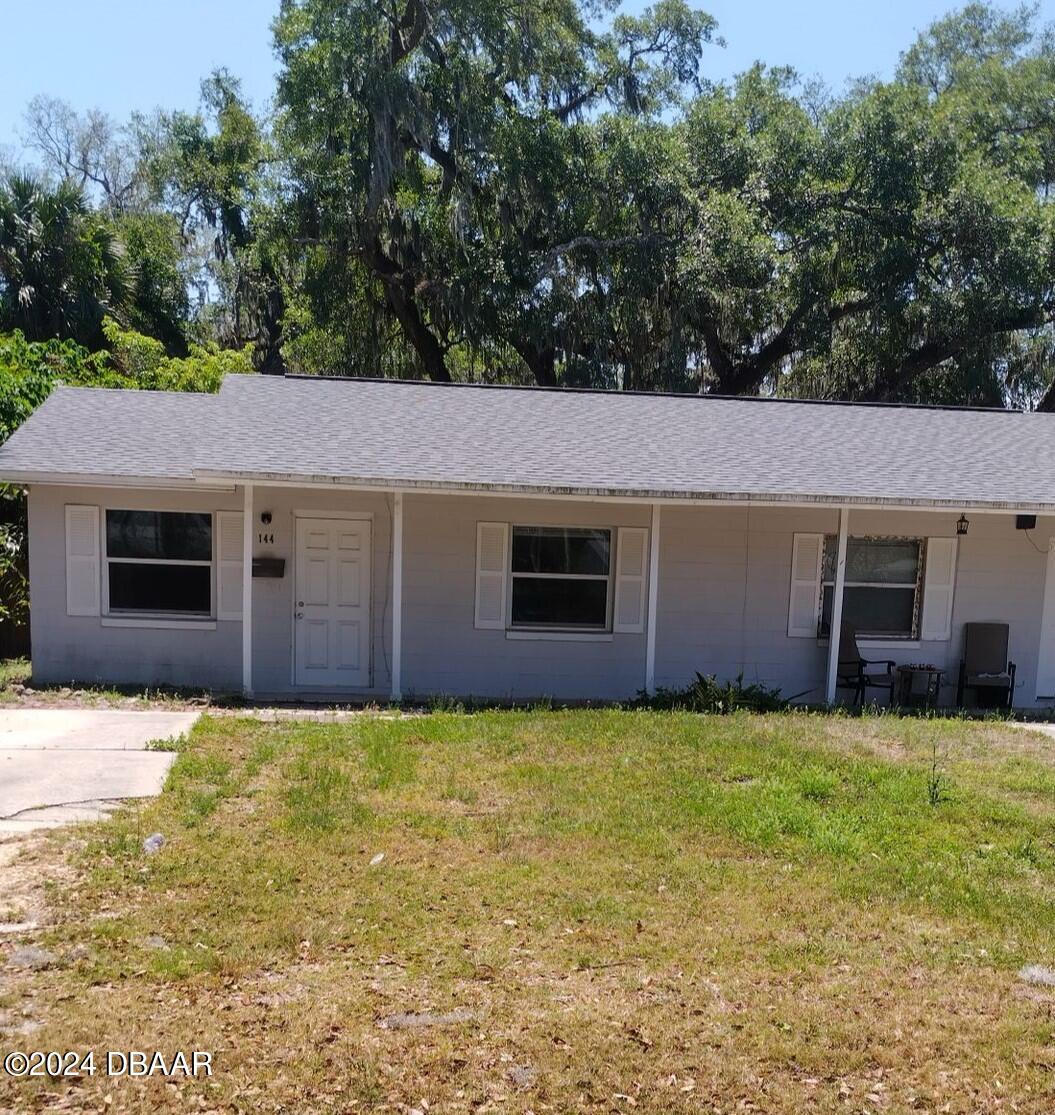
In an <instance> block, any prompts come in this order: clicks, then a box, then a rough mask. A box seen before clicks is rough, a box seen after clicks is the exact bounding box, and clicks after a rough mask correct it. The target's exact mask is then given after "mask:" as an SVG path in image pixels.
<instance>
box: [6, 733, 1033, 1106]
mask: <svg viewBox="0 0 1055 1115" xmlns="http://www.w3.org/2000/svg"><path fill="white" fill-rule="evenodd" d="M935 743H938V744H940V745H941V746H942V747H944V748H945V750H946V752H947V755H948V757H947V759H946V768H945V769H946V777H947V778H948V785H949V798H948V800H947V801H945V802H943V804H941V805H940V806H938V807H931V806H929V805H927V803H926V793H925V786H926V778H927V769H928V761H929V758H930V755H931V753H932V751H933V747H934V745H935ZM1044 746H1045V745H1044V743H1043V742H1042V741H1034V740H1032V739H1031V738H1030V737H1029V736H1028V735H1025V734H1024V733H1023V734H1022V735H1018V734H1014V730H1013V729H1010V728H995V727H991V726H972V725H960V724H958V723H953V722H930V723H922V722H913V721H897V720H882V721H855V720H845V721H844V720H833V719H825V718H820V717H807V716H801V717H800V716H773V717H761V718H758V717H748V716H737V717H730V718H701V717H694V716H671V715H666V714H648V713H633V714H626V713H617V712H607V713H590V712H583V713H562V714H557V713H504V714H487V715H481V716H474V717H464V716H436V717H429V718H426V719H423V720H417V721H387V722H379V721H368V720H367V721H363V722H361V723H356V724H349V725H340V726H298V725H261V724H256V723H252V722H250V721H231V720H223V721H220V720H209V721H206V722H204V724H203V725H202V726H201V727H200V728H199V729H198V730H197V731H196V732H195V733H194V735H193V737H192V739H191V742H190V745H189V747H188V749H187V751H186V752H185V753H184V754H182V755H181V756H180V759H179V760H178V763H177V767H176V768H175V772H174V774H173V777H172V779H171V781H170V785H169V788H168V790H167V792H166V793H165V794H164V795H162V797H161V798H160V799H159V800H158V801H157V802H155V803H153V804H150V805H147V806H145V807H142V808H141V810H139V811H129V812H127V813H126V814H125V815H123V816H121V817H119V818H117V819H116V820H115V821H113V822H110V823H109V824H107V825H105V826H99V827H98V828H96V829H95V830H93V831H91V832H90V834H89V840H88V843H87V844H86V845H85V844H84V843H83V830H82V831H81V832H80V833H79V834H77V835H75V836H73V837H71V838H70V841H69V843H67V844H66V845H65V847H63V846H62V845H61V844H58V843H57V842H48V843H47V844H45V845H44V846H43V847H44V849H45V850H44V851H41V850H39V849H38V851H37V852H36V853H35V854H36V855H38V856H39V857H41V858H40V860H39V862H38V865H37V866H38V868H39V870H41V871H42V872H44V873H46V872H47V871H48V869H49V868H48V864H49V863H53V864H55V865H57V866H61V865H62V864H63V863H65V862H66V860H67V859H68V860H70V861H71V862H72V863H73V864H74V865H75V866H76V868H77V872H78V874H77V878H76V881H75V882H73V883H66V884H65V885H64V886H62V887H61V888H57V889H55V890H54V891H53V892H52V893H50V895H49V915H50V917H51V919H52V922H51V925H50V926H49V927H48V929H47V930H46V932H44V933H43V935H42V938H41V939H42V941H43V943H44V944H46V945H47V947H49V948H51V949H52V950H54V951H55V953H56V954H57V955H58V956H59V957H60V958H61V965H60V966H57V967H55V968H53V969H48V970H46V971H42V972H36V973H30V974H19V975H18V976H17V977H16V978H9V979H8V988H7V991H6V994H7V995H8V997H17V998H18V999H19V1002H20V1004H21V1005H22V1006H25V1004H29V1008H30V1014H31V1015H32V1017H34V1018H37V1019H38V1020H40V1021H41V1022H42V1024H43V1026H42V1028H41V1029H40V1030H39V1031H37V1032H36V1033H34V1034H32V1035H31V1038H30V1039H27V1038H19V1039H17V1042H15V1041H12V1040H11V1039H0V1042H2V1043H3V1044H4V1045H6V1046H7V1047H11V1046H12V1045H17V1046H18V1047H20V1048H27V1047H28V1046H29V1045H32V1047H34V1048H62V1049H66V1048H72V1049H81V1050H83V1049H89V1048H90V1049H95V1050H105V1049H107V1048H114V1049H128V1048H140V1049H147V1050H153V1049H161V1050H164V1051H166V1052H171V1051H174V1050H176V1049H205V1050H210V1051H212V1052H214V1054H215V1065H216V1074H215V1076H214V1077H213V1078H212V1080H210V1081H202V1080H198V1081H191V1082H172V1081H168V1082H167V1081H164V1080H157V1079H155V1080H149V1081H143V1082H137V1081H131V1080H127V1079H122V1080H109V1081H108V1080H106V1079H105V1078H102V1077H100V1076H96V1077H95V1078H93V1079H85V1080H82V1081H81V1082H78V1083H74V1084H70V1083H68V1082H61V1081H60V1082H53V1081H47V1080H44V1081H33V1082H11V1081H6V1082H5V1081H3V1079H2V1078H0V1104H3V1103H5V1102H6V1103H7V1104H8V1105H10V1106H11V1107H12V1108H13V1109H16V1110H44V1109H48V1110H70V1111H94V1110H101V1109H102V1108H103V1106H104V1104H105V1103H106V1096H107V1095H109V1096H110V1097H111V1100H110V1104H109V1107H108V1109H109V1110H118V1111H135V1112H139V1111H142V1112H147V1111H151V1112H153V1111H168V1110H185V1109H187V1108H188V1107H189V1108H190V1109H191V1110H194V1109H198V1108H202V1109H205V1110H209V1109H212V1110H217V1111H245V1112H251V1111H297V1112H329V1111H382V1110H386V1111H409V1110H413V1109H415V1108H416V1109H417V1110H419V1111H422V1112H424V1111H426V1110H427V1111H429V1112H442V1111H528V1110H533V1111H536V1112H542V1111H560V1112H563V1111H579V1110H583V1111H626V1112H629V1111H642V1112H644V1111H647V1112H680V1111H693V1112H695V1111H722V1112H734V1111H766V1112H780V1113H784V1112H786V1113H789V1115H790V1113H793V1112H795V1113H797V1112H802V1111H821V1112H823V1111H839V1112H847V1111H855V1112H863V1111H872V1112H903V1111H904V1112H907V1111H948V1112H979V1111H994V1112H996V1111H1022V1112H1038V1113H1039V1112H1050V1111H1052V1110H1053V1109H1055V1078H1053V1071H1055V1044H1053V1040H1052V1033H1053V1025H1055V994H1052V993H1049V992H1048V991H1045V990H1043V989H1037V988H1031V987H1028V986H1027V985H1025V984H1023V983H1021V981H1019V980H1018V979H1017V977H1016V972H1017V969H1018V967H1019V966H1020V964H1021V963H1023V962H1026V961H1034V962H1038V963H1047V964H1051V963H1053V961H1055V918H1053V917H1052V911H1053V909H1055V907H1053V904H1052V894H1053V890H1052V886H1053V883H1055V859H1053V852H1052V836H1053V829H1052V811H1051V808H1050V807H1051V802H1050V801H1049V802H1048V807H1049V808H1048V809H1047V811H1045V810H1043V809H1037V808H1033V802H1032V797H1031V795H1032V796H1036V797H1038V799H1039V798H1043V794H1044V793H1045V792H1048V793H1049V796H1050V790H1048V791H1045V786H1050V783H1048V782H1047V781H1046V780H1047V779H1049V778H1050V777H1051V775H1052V771H1051V764H1050V761H1049V757H1048V755H1047V753H1046V751H1045V750H1044ZM1030 748H1034V749H1035V750H1030ZM1023 749H1025V750H1023ZM975 764H977V765H978V767H979V769H980V770H981V773H976V768H975ZM1025 798H1029V799H1030V800H1029V801H1024V799H1025ZM155 829H159V830H161V831H163V832H165V833H166V835H167V836H168V837H169V843H168V844H167V845H166V847H165V849H164V850H163V851H162V853H161V854H160V855H158V856H156V857H151V858H148V857H145V856H143V855H142V853H141V851H140V850H139V844H140V841H141V839H142V836H143V835H145V834H146V833H148V832H150V831H153V830H155ZM379 852H383V853H384V855H385V858H384V860H383V861H382V862H381V863H380V864H376V865H374V866H371V860H372V859H373V858H374V857H375V855H376V854H377V853H379ZM155 936H160V937H162V938H164V943H165V944H166V945H167V947H166V948H156V947H152V945H156V944H157V942H156V941H151V938H152V937H155ZM20 1009H21V1007H20ZM458 1010H461V1011H468V1012H470V1013H471V1017H470V1019H469V1020H468V1021H461V1022H453V1023H450V1024H445V1025H432V1026H421V1027H412V1028H406V1029H388V1028H385V1027H384V1026H383V1025H382V1022H383V1020H384V1019H385V1018H386V1017H388V1016H390V1015H394V1014H399V1013H402V1012H408V1011H409V1012H436V1013H438V1014H444V1013H448V1012H451V1011H458Z"/></svg>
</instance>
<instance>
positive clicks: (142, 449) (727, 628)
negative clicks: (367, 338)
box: [0, 376, 1055, 708]
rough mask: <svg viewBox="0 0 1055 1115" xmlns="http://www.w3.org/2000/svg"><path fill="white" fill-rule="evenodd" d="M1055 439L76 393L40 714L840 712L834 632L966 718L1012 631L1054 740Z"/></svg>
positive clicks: (823, 422)
mask: <svg viewBox="0 0 1055 1115" xmlns="http://www.w3.org/2000/svg"><path fill="white" fill-rule="evenodd" d="M1053 434H1055V416H1048V415H1041V414H1022V413H1014V412H997V411H979V410H966V409H965V410H955V409H927V408H906V407H877V406H850V405H842V404H819V403H798V402H790V401H776V400H758V399H736V400H732V399H719V398H710V397H699V396H657V395H647V396H646V395H630V394H603V393H593V392H565V391H545V390H538V389H516V388H492V387H476V386H460V385H459V386H455V385H435V384H420V383H405V382H393V381H373V380H340V379H309V378H299V377H285V378H278V377H262V376H235V377H229V378H228V379H227V381H226V382H225V384H224V386H223V388H222V390H221V391H220V393H219V394H218V395H216V396H200V395H177V394H167V393H162V392H134V391H131V392H130V391H112V390H102V389H73V388H60V389H59V390H57V391H56V392H55V393H54V394H53V395H52V396H51V398H49V400H48V401H47V402H46V403H45V404H44V405H43V406H42V407H41V408H40V409H39V410H38V411H37V413H36V414H35V415H34V416H33V417H32V418H30V420H29V421H28V422H27V423H26V424H25V425H24V426H23V427H22V428H21V429H20V430H19V431H18V432H17V433H16V434H15V435H14V436H13V437H12V438H11V439H10V440H9V442H8V443H7V444H6V445H5V446H4V447H3V448H2V449H0V478H2V479H4V480H6V481H9V482H12V483H19V484H23V485H26V486H27V488H28V491H29V530H30V534H29V552H30V592H31V636H32V648H33V673H34V678H35V679H36V680H37V681H39V682H42V683H46V682H80V683H88V682H107V683H130V684H143V685H162V684H163V685H178V686H202V687H207V688H211V689H216V690H224V691H244V692H245V693H246V694H248V695H252V696H254V697H257V698H261V699H266V698H283V699H291V698H299V699H305V700H325V701H333V700H361V699H388V698H390V697H396V698H399V697H404V698H406V697H415V696H426V695H437V694H448V695H458V696H476V697H485V698H495V699H530V698H536V697H553V698H557V699H566V700H618V699H623V698H627V697H630V696H633V695H634V694H635V693H636V692H637V691H639V690H641V689H653V688H655V687H657V686H674V685H681V684H683V683H684V682H686V681H687V680H688V679H690V678H691V677H692V676H693V674H694V673H695V671H701V672H704V673H713V674H716V675H718V676H719V677H720V678H732V677H736V676H737V675H739V674H743V676H744V679H745V681H760V682H763V683H765V684H767V685H771V686H779V687H780V688H781V690H782V691H783V692H784V694H785V695H787V696H793V697H796V698H797V699H799V700H801V701H806V702H823V701H825V700H830V699H833V698H834V697H835V696H837V694H836V692H835V688H834V683H835V654H836V653H837V649H836V648H835V647H833V646H832V643H833V642H837V640H831V639H829V638H828V630H829V628H830V626H831V617H832V614H833V613H834V616H835V624H834V626H835V629H836V630H837V631H838V630H839V622H838V620H839V616H840V614H841V615H842V618H843V619H850V620H851V621H852V622H853V623H854V625H855V626H856V627H857V629H858V631H859V633H860V641H861V645H862V650H863V652H864V654H865V655H866V656H867V657H875V658H884V659H885V658H889V659H892V660H894V661H896V662H898V663H921V662H926V663H930V664H934V665H935V666H938V667H940V668H943V669H944V670H945V671H946V676H945V679H944V682H945V684H944V687H943V689H942V693H941V697H942V701H943V703H951V701H952V700H953V699H954V698H955V695H956V674H957V667H958V663H959V659H960V655H961V647H962V641H963V625H964V624H965V623H969V622H996V623H1006V624H1007V625H1008V626H1009V629H1010V649H1009V653H1010V657H1011V658H1012V659H1013V660H1014V661H1015V662H1016V663H1017V667H1018V669H1017V675H1016V685H1015V694H1014V703H1015V705H1016V706H1019V707H1024V708H1029V707H1038V706H1039V707H1044V706H1050V705H1051V704H1052V703H1053V696H1055V565H1053V563H1052V560H1051V558H1050V553H1051V552H1052V551H1051V540H1052V538H1053V537H1055V437H1053V436H1052V435H1053ZM1019 515H1032V516H1035V517H1036V520H1035V523H1034V524H1033V525H1032V527H1030V528H1029V529H1023V524H1022V523H1021V522H1019V521H1018V519H1017V517H1018V516H1019ZM961 518H963V519H966V520H967V526H968V529H967V533H966V534H958V533H957V523H958V521H959V520H961ZM961 529H962V528H961ZM254 573H255V574H256V575H254ZM838 696H839V698H840V699H843V698H847V699H848V698H849V696H850V694H848V693H847V694H843V693H841V692H840V693H839V694H838Z"/></svg>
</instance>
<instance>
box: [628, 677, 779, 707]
mask: <svg viewBox="0 0 1055 1115" xmlns="http://www.w3.org/2000/svg"><path fill="white" fill-rule="evenodd" d="M632 707H634V708H648V709H667V710H670V711H685V712H717V713H729V712H736V710H737V709H748V710H749V711H751V712H780V711H782V710H783V709H786V708H787V707H788V702H787V701H786V700H785V699H784V698H783V697H781V695H780V690H779V689H770V688H769V687H768V686H765V685H760V684H759V683H758V682H753V683H752V684H750V685H744V675H743V674H738V675H737V677H736V680H735V681H724V682H720V681H718V679H717V678H716V677H715V675H714V674H701V673H699V672H697V674H696V679H695V680H694V681H692V682H690V683H689V684H688V685H686V686H685V687H684V688H682V689H665V688H663V687H662V686H660V687H659V688H657V689H656V690H655V692H654V693H647V692H645V690H641V691H640V692H639V693H638V695H637V698H636V699H635V700H634V701H633V702H632Z"/></svg>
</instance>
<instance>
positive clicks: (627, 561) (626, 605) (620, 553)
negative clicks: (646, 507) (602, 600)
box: [612, 527, 648, 633]
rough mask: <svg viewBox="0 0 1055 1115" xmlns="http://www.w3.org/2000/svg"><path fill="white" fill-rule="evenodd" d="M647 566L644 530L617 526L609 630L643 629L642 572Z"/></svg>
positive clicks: (631, 630) (646, 537) (643, 585)
mask: <svg viewBox="0 0 1055 1115" xmlns="http://www.w3.org/2000/svg"><path fill="white" fill-rule="evenodd" d="M647 569H648V531H647V530H646V529H645V528H644V527H620V528H619V533H618V538H617V541H616V547H615V610H614V613H613V620H612V630H613V631H626V632H637V633H640V632H642V631H644V630H645V576H646V571H647Z"/></svg>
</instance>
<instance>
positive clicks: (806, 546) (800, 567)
mask: <svg viewBox="0 0 1055 1115" xmlns="http://www.w3.org/2000/svg"><path fill="white" fill-rule="evenodd" d="M823 558H824V535H823V534H796V535H795V541H794V544H793V546H792V550H791V595H790V598H789V600H788V635H790V636H791V637H792V638H795V639H816V638H817V609H818V608H819V606H820V598H821V562H822V560H823Z"/></svg>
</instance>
